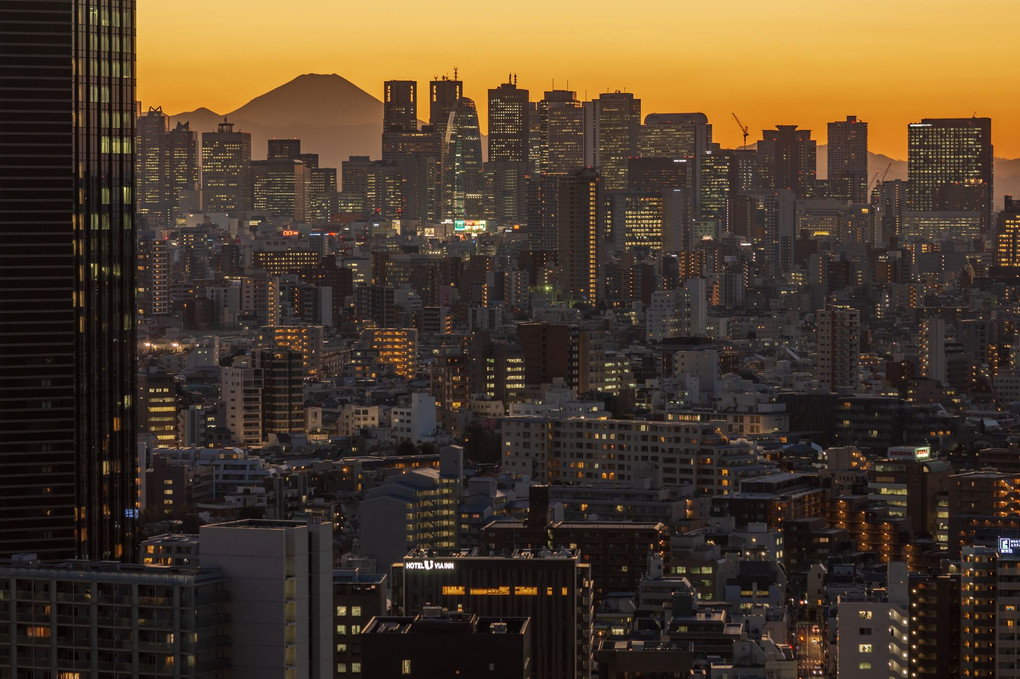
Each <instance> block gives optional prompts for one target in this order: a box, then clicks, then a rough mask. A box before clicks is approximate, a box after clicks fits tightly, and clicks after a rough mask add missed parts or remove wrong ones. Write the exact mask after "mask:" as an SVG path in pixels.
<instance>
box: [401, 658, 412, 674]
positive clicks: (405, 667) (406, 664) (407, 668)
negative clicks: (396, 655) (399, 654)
mask: <svg viewBox="0 0 1020 679" xmlns="http://www.w3.org/2000/svg"><path fill="white" fill-rule="evenodd" d="M400 673H401V674H402V675H404V676H405V677H407V676H410V674H411V660H410V658H404V660H402V661H401V662H400Z"/></svg>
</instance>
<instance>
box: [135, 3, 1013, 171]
mask: <svg viewBox="0 0 1020 679" xmlns="http://www.w3.org/2000/svg"><path fill="white" fill-rule="evenodd" d="M281 7H282V8H283V9H281ZM384 7H385V9H384ZM500 7H501V10H500V11H499V12H496V11H491V12H490V11H485V9H486V6H485V5H483V4H481V3H468V2H464V1H463V0H439V1H438V2H435V3H432V4H430V5H429V9H428V11H427V12H426V11H424V9H423V8H424V6H423V5H419V4H414V3H409V2H402V1H398V2H395V3H387V4H386V5H385V6H383V5H379V4H372V3H343V4H342V5H341V4H338V3H336V2H333V1H331V0H304V1H302V2H296V3H289V4H287V5H281V3H278V2H273V1H271V0H218V1H217V2H216V3H213V4H209V3H205V2H201V1H200V0H179V1H178V2H174V3H164V2H151V1H148V2H139V4H138V68H137V75H138V98H139V99H140V101H141V102H142V104H143V106H149V105H152V106H162V107H163V109H164V110H165V111H167V112H169V113H178V112H182V111H188V110H192V109H195V108H198V107H200V106H205V107H208V108H211V109H212V110H214V111H216V112H219V113H225V112H229V111H232V110H234V109H236V108H238V107H240V106H242V105H243V104H244V103H246V102H247V101H249V100H250V99H252V98H253V97H255V96H258V95H259V94H263V93H265V92H267V91H269V90H270V89H272V88H275V87H277V86H279V85H282V84H284V83H285V82H287V81H289V80H291V79H293V78H294V77H296V76H298V75H300V74H302V73H337V74H339V75H341V76H343V77H345V78H347V79H348V80H350V81H351V82H353V83H354V84H356V85H357V86H359V87H361V88H362V89H364V90H366V91H367V92H369V93H370V94H372V95H373V96H375V97H376V98H381V96H382V84H383V81H384V80H388V79H415V80H417V81H418V82H419V114H418V116H419V118H422V119H427V117H428V103H427V97H426V96H423V92H424V93H427V87H428V85H427V82H428V81H429V80H431V79H432V78H433V77H434V76H437V75H439V76H441V75H444V74H445V75H449V76H451V77H452V75H453V69H454V67H455V66H456V67H458V68H459V74H460V79H461V80H463V81H464V88H465V96H468V97H471V98H472V99H474V100H475V101H476V103H477V104H478V106H479V113H480V114H482V116H483V120H482V125H483V128H484V126H485V121H484V113H485V101H486V90H487V89H488V88H490V87H496V86H498V85H499V84H500V83H502V82H505V81H506V79H507V75H508V74H509V73H515V74H517V78H518V85H519V86H520V87H522V88H527V89H529V90H530V91H531V98H532V100H537V99H540V98H541V96H542V92H543V91H545V90H548V89H552V86H553V82H554V81H555V86H556V87H557V88H560V89H566V88H567V87H568V82H569V89H572V90H575V91H576V92H577V94H578V97H579V98H582V99H583V98H589V99H590V98H593V97H597V96H598V94H599V93H600V92H605V91H612V90H626V91H628V92H633V93H635V95H636V96H638V97H640V98H641V100H642V115H646V114H648V113H653V112H675V111H702V112H704V113H705V114H707V115H708V117H709V120H710V122H711V123H712V124H713V133H714V138H715V140H716V141H718V142H720V143H722V144H723V146H726V147H731V148H733V147H737V146H739V145H740V143H741V134H740V130H739V128H738V127H737V124H736V123H735V122H734V121H733V119H732V118H731V113H736V114H737V115H738V116H739V117H740V119H741V120H742V121H743V122H744V123H745V124H746V125H748V127H749V128H750V133H751V134H750V137H749V139H748V141H749V142H753V141H755V140H757V139H759V138H760V135H761V130H762V129H766V128H772V127H773V126H775V125H776V124H780V123H782V124H796V125H798V126H800V127H802V128H806V129H811V130H812V131H813V136H814V138H815V139H817V140H818V141H819V143H825V124H826V122H828V121H833V120H842V119H844V118H845V117H846V116H847V115H856V116H857V117H858V118H860V119H862V120H864V121H867V122H868V123H869V124H870V125H869V132H870V146H871V150H872V151H874V152H877V153H885V154H888V155H890V156H893V157H895V158H901V159H902V158H905V157H906V134H907V124H908V123H910V122H916V121H919V120H920V119H921V118H923V117H968V116H970V115H972V114H976V115H978V116H988V117H991V118H992V119H993V143H994V146H995V155H996V156H1001V157H1018V156H1020V139H1018V138H1017V135H1014V134H1012V129H1013V127H1014V126H1015V125H1016V122H1017V120H1018V118H1020V98H1017V97H1015V96H1013V95H1012V92H1013V91H1014V90H1015V89H1016V80H1017V76H1016V70H1015V66H1014V64H1013V63H1012V62H1011V61H1009V60H1006V59H1003V48H1004V47H1005V46H1006V45H1010V44H1012V42H1013V39H1014V36H1013V31H1014V26H1015V24H1016V18H1017V11H1016V4H1015V2H1012V1H1010V0H989V1H987V2H983V3H980V4H978V3H975V4H972V5H970V6H968V7H966V8H961V6H960V5H959V3H956V2H948V1H947V0H934V1H928V2H916V1H914V0H910V1H908V2H898V3H888V2H878V1H877V0H861V1H859V2H853V3H841V4H839V5H838V6H837V5H836V4H835V3H828V2H806V1H804V0H778V1H777V2H772V3H760V2H752V1H750V0H737V1H734V2H728V3H725V4H722V3H686V2H656V3H645V4H641V5H637V4H635V5H628V6H623V7H625V9H626V11H621V5H619V4H618V3H614V4H610V3H607V2H602V1H600V0H595V1H592V2H586V3H580V2H575V1H573V0H570V1H565V2H536V1H535V0H522V1H521V2H518V3H516V4H514V5H513V6H512V7H513V9H512V10H510V9H508V8H509V7H510V6H509V5H501V6H500ZM214 27H215V28H216V29H217V31H219V32H220V34H224V35H227V36H229V37H226V38H224V37H213V35H214V31H212V30H211V29H212V28H214Z"/></svg>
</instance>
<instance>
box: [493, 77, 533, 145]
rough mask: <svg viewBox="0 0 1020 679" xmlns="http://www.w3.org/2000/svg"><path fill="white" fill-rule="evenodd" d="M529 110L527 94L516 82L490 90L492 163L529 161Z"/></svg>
mask: <svg viewBox="0 0 1020 679" xmlns="http://www.w3.org/2000/svg"><path fill="white" fill-rule="evenodd" d="M515 80H516V79H515ZM528 108H529V107H528V91H527V90H521V89H518V88H517V83H516V82H506V83H503V84H502V85H500V86H499V87H497V88H496V89H492V90H489V161H490V162H493V161H509V162H515V163H523V162H527V160H528V129H529V128H528Z"/></svg>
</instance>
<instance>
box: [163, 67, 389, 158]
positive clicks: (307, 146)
mask: <svg viewBox="0 0 1020 679" xmlns="http://www.w3.org/2000/svg"><path fill="white" fill-rule="evenodd" d="M382 116H383V104H382V102H381V101H379V100H378V99H376V98H375V97H373V96H372V95H371V94H369V93H368V92H366V91H364V90H363V89H361V88H360V87H358V86H357V85H355V84H354V83H352V82H350V81H349V80H347V79H346V78H343V77H341V76H339V75H337V74H335V73H333V74H330V75H322V74H317V73H306V74H304V75H299V76H298V77H296V78H294V79H293V80H291V81H290V82H287V83H284V84H283V85H280V86H279V87H277V88H275V89H272V90H270V91H269V92H266V93H265V94H261V95H259V96H257V97H255V98H254V99H252V100H251V101H249V102H248V103H246V104H245V105H244V106H241V107H240V108H238V109H236V110H234V111H231V112H229V113H226V114H220V113H216V112H215V111H211V110H209V109H208V108H204V107H203V108H198V109H196V110H194V111H187V112H185V113H178V114H176V115H173V116H171V117H170V122H171V125H173V124H176V123H177V122H185V121H187V122H190V123H191V129H193V130H195V131H197V132H212V131H215V130H216V126H217V125H219V123H221V122H223V119H224V117H225V118H226V119H227V120H229V121H230V122H232V123H234V129H235V130H241V131H243V132H250V133H251V147H252V158H255V159H259V158H265V157H266V142H267V141H268V140H269V139H280V138H295V137H296V138H298V139H300V140H301V151H302V152H304V153H318V154H319V164H320V165H321V166H323V167H337V168H339V167H340V162H341V161H342V160H346V159H347V158H348V157H349V156H371V157H372V158H378V157H379V155H380V153H381V151H382Z"/></svg>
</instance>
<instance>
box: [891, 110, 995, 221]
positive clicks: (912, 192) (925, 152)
mask: <svg viewBox="0 0 1020 679" xmlns="http://www.w3.org/2000/svg"><path fill="white" fill-rule="evenodd" d="M907 180H908V181H909V182H910V183H909V186H908V189H907V201H908V209H910V210H920V211H930V210H949V211H974V212H978V213H980V215H981V225H982V227H984V228H989V227H990V226H991V223H992V119H991V118H924V119H923V120H921V122H919V123H912V124H911V125H910V126H909V127H908V128H907Z"/></svg>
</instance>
